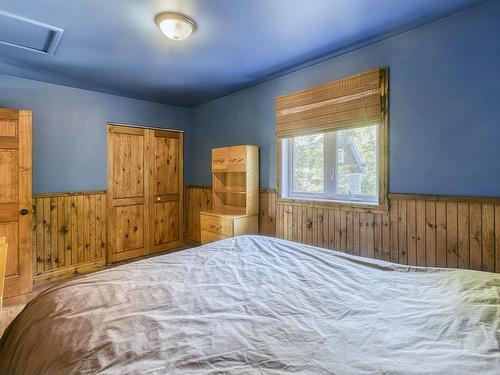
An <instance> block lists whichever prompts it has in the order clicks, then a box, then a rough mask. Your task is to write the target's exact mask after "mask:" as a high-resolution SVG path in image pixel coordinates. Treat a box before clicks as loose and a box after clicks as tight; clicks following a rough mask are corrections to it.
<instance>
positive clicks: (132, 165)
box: [107, 125, 149, 263]
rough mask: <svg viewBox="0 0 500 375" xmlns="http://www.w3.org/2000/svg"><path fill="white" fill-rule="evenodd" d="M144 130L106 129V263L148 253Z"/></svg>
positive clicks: (147, 188) (122, 127)
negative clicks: (107, 219)
mask: <svg viewBox="0 0 500 375" xmlns="http://www.w3.org/2000/svg"><path fill="white" fill-rule="evenodd" d="M147 147H148V146H147V135H146V130H145V129H139V128H132V127H125V126H115V125H108V192H107V200H108V210H109V211H108V214H109V216H108V218H109V221H108V262H110V263H111V262H118V261H121V260H125V259H130V258H135V257H138V256H141V255H144V254H147V252H148V243H149V232H148V217H149V204H148V196H149V185H148V183H149V178H148V173H147V171H148V170H149V158H148V157H147V155H148V150H147Z"/></svg>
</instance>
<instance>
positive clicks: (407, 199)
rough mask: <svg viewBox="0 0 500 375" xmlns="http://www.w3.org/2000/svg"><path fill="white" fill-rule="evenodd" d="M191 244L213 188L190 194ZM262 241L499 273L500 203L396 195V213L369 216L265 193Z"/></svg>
mask: <svg viewBox="0 0 500 375" xmlns="http://www.w3.org/2000/svg"><path fill="white" fill-rule="evenodd" d="M186 197H187V200H188V202H187V209H188V213H187V217H188V223H187V228H188V238H189V239H190V240H191V241H194V242H199V211H200V210H201V209H207V208H210V207H211V202H210V201H209V197H210V188H209V187H188V188H187V194H186ZM259 231H260V233H261V234H263V235H268V236H276V237H279V238H284V239H287V240H291V241H295V242H301V243H305V244H311V245H316V246H320V247H324V248H329V249H335V250H339V251H343V252H346V253H349V254H354V255H361V256H365V257H370V258H376V259H382V260H387V261H392V262H395V263H401V264H409V265H416V266H430V267H433V266H437V267H452V268H464V269H477V270H483V271H490V272H500V199H483V198H468V197H429V196H417V195H392V196H390V210H389V212H387V213H384V212H367V211H361V210H350V209H349V208H345V209H344V208H338V207H335V208H329V207H327V206H324V205H323V206H314V205H310V204H299V203H296V202H294V203H290V202H283V201H277V200H276V192H275V191H274V190H269V189H268V190H262V191H261V192H260V207H259Z"/></svg>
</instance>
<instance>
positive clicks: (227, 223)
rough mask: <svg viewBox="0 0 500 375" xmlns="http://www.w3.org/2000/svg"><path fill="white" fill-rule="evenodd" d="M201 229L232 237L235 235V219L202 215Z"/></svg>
mask: <svg viewBox="0 0 500 375" xmlns="http://www.w3.org/2000/svg"><path fill="white" fill-rule="evenodd" d="M200 226H201V230H202V231H206V232H211V233H217V234H221V235H224V236H229V237H231V236H232V235H233V221H232V220H225V219H222V218H220V217H216V216H210V215H203V214H202V215H201V223H200Z"/></svg>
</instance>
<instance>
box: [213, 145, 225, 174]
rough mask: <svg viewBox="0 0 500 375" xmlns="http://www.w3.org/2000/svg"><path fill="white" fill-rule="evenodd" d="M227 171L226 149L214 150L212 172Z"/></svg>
mask: <svg viewBox="0 0 500 375" xmlns="http://www.w3.org/2000/svg"><path fill="white" fill-rule="evenodd" d="M226 169H227V148H226V147H224V148H214V149H213V150H212V170H213V171H220V170H226Z"/></svg>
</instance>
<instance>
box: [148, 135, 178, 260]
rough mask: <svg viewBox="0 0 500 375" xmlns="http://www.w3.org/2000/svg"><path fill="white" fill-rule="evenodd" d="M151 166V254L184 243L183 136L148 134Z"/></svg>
mask: <svg viewBox="0 0 500 375" xmlns="http://www.w3.org/2000/svg"><path fill="white" fill-rule="evenodd" d="M148 132H149V134H150V137H149V144H150V165H151V183H150V189H151V195H150V199H151V202H150V204H151V217H150V226H149V228H150V253H153V252H157V251H163V250H167V249H171V248H174V247H179V246H181V245H182V244H183V243H184V238H183V237H184V236H183V234H184V219H183V217H184V209H183V199H184V198H183V195H184V194H183V192H184V182H183V181H184V178H183V177H184V176H183V173H184V167H183V154H184V151H183V150H184V145H183V138H184V137H183V133H180V132H172V131H164V130H148Z"/></svg>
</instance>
